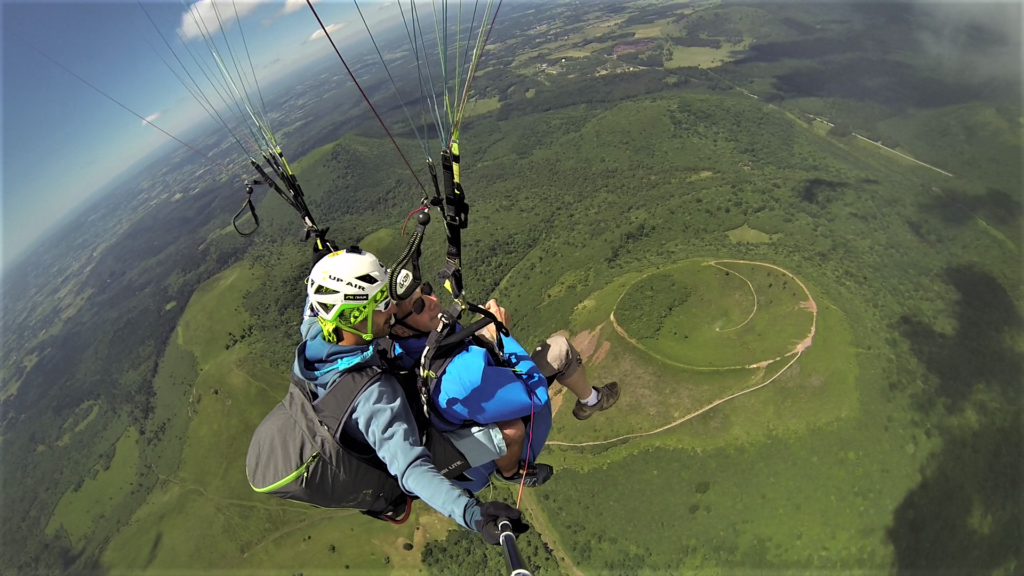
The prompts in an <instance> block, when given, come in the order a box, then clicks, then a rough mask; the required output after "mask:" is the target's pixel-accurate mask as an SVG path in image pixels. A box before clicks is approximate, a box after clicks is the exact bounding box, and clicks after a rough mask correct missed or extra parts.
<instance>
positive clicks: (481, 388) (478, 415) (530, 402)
mask: <svg viewBox="0 0 1024 576" xmlns="http://www.w3.org/2000/svg"><path fill="white" fill-rule="evenodd" d="M501 339H502V344H503V345H504V347H505V358H506V359H507V360H508V362H509V363H510V364H511V365H512V368H505V367H504V366H497V365H495V364H494V360H493V359H492V358H491V356H490V354H489V353H488V352H487V350H485V349H484V348H481V347H479V346H469V347H468V348H466V349H465V350H463V351H462V352H459V353H458V354H457V355H456V356H455V357H454V358H452V361H451V363H450V364H448V368H447V369H445V371H444V373H443V374H442V375H441V378H440V380H439V382H438V384H437V385H436V386H434V390H433V392H432V394H431V401H432V403H433V406H432V408H433V409H432V410H431V419H432V423H433V424H434V425H435V426H436V427H437V428H438V429H439V430H454V429H456V428H461V427H463V426H464V425H466V423H468V422H477V423H479V424H493V423H496V422H503V421H505V420H512V419H513V418H524V417H526V416H529V415H530V412H531V411H533V412H534V413H536V411H538V410H539V409H541V408H542V407H544V406H545V405H547V404H548V401H549V398H548V382H547V379H546V378H544V376H543V375H542V374H541V373H540V370H539V369H538V368H537V365H536V364H534V363H533V359H531V358H530V355H529V354H527V353H526V350H525V349H523V347H522V346H521V345H520V344H519V342H516V340H515V339H514V338H510V337H505V336H502V337H501ZM426 342H427V338H426V337H425V336H424V337H418V338H400V339H396V340H395V354H396V356H397V358H398V361H399V362H400V363H401V364H402V366H403V367H405V368H406V369H410V368H412V367H413V366H415V365H416V364H418V363H419V360H420V356H421V355H422V354H423V348H424V346H426ZM434 412H440V414H441V416H442V417H443V419H441V418H437V417H436V415H435V414H434Z"/></svg>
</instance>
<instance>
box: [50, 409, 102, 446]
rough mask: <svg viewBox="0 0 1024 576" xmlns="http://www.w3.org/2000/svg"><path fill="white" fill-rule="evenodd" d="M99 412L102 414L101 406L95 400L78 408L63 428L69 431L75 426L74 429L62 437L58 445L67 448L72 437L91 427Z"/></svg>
mask: <svg viewBox="0 0 1024 576" xmlns="http://www.w3.org/2000/svg"><path fill="white" fill-rule="evenodd" d="M99 412H100V404H99V402H96V401H94V400H90V401H88V402H86V403H85V404H82V405H81V406H80V407H79V408H78V410H77V411H76V412H75V415H74V416H73V417H72V418H71V419H69V420H68V421H67V422H65V423H64V426H63V429H68V428H70V427H71V426H74V428H71V429H70V430H68V432H67V434H65V435H64V436H62V437H61V439H60V440H58V441H57V445H58V446H65V445H67V443H68V442H70V441H71V436H72V435H73V434H78V433H79V432H81V431H82V429H84V428H85V427H86V426H88V425H89V423H90V422H92V420H93V418H95V417H96V415H97V414H99ZM83 415H84V417H83Z"/></svg>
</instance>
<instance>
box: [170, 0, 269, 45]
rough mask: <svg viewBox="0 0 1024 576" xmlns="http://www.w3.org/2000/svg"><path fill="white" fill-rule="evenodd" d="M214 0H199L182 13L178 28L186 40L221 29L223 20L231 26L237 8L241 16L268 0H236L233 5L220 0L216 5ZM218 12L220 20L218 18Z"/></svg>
mask: <svg viewBox="0 0 1024 576" xmlns="http://www.w3.org/2000/svg"><path fill="white" fill-rule="evenodd" d="M214 1H215V0H199V1H198V2H195V3H193V4H191V5H190V6H189V7H188V10H186V11H185V12H183V13H182V14H181V27H180V28H178V32H180V33H181V35H182V36H184V37H185V39H186V40H191V39H192V38H200V37H201V36H202V35H203V34H204V33H208V34H213V33H215V32H217V31H218V30H220V22H221V21H223V22H224V23H225V25H227V26H230V25H231V22H233V21H234V20H235V11H236V10H237V11H238V17H239V18H241V17H242V16H245V15H246V14H248V13H249V12H252V11H253V9H255V8H256V7H257V6H259V5H260V4H263V3H265V2H267V1H268V0H235V2H234V4H233V5H232V3H231V2H230V1H225V0H220V1H219V2H217V5H216V6H214ZM218 12H219V13H220V20H218V19H217V13H218Z"/></svg>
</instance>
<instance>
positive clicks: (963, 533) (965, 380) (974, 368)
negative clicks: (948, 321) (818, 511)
mask: <svg viewBox="0 0 1024 576" xmlns="http://www.w3.org/2000/svg"><path fill="white" fill-rule="evenodd" d="M946 279H947V281H948V282H949V283H950V284H951V285H952V286H953V287H954V288H955V289H956V290H957V292H959V294H960V300H959V302H958V303H957V305H956V306H957V310H956V319H957V322H958V328H957V330H956V332H955V333H954V334H952V335H946V334H942V333H940V332H937V331H935V330H933V329H932V328H931V327H930V326H928V324H927V322H926V321H925V320H923V319H918V318H912V317H908V316H905V317H903V318H902V319H901V326H900V333H901V334H902V336H903V337H904V338H906V339H907V340H908V341H909V343H910V347H911V350H912V351H913V353H914V355H915V356H916V357H917V359H918V360H919V361H920V362H921V364H922V365H923V366H924V367H925V368H926V369H927V371H928V376H927V378H926V382H925V388H926V390H925V393H924V396H922V397H921V398H920V399H919V402H920V404H919V408H920V409H921V410H922V411H925V412H930V411H931V410H932V409H934V408H936V407H938V406H944V407H946V409H947V410H948V411H949V412H950V413H953V414H956V413H961V414H963V413H964V412H965V411H966V409H968V408H969V409H970V411H971V413H972V414H973V415H974V418H973V423H972V424H971V425H965V426H959V427H947V428H946V429H945V430H944V431H943V432H942V440H943V443H942V449H941V450H940V451H939V452H937V453H935V454H933V455H932V456H931V457H930V458H929V460H928V461H927V462H926V463H925V465H924V468H923V470H922V475H923V479H922V481H921V483H920V485H918V486H917V487H916V488H915V489H914V490H912V491H911V492H910V493H909V494H908V495H907V496H906V498H905V499H904V500H903V502H901V503H900V505H899V506H898V507H897V508H896V511H895V513H894V516H893V524H892V526H891V527H890V529H889V533H888V536H889V539H890V540H891V541H892V544H893V546H894V548H895V553H896V568H897V571H898V572H900V573H904V574H914V573H922V574H923V573H927V574H939V573H941V574H964V573H975V572H985V573H989V572H991V571H992V570H994V569H996V568H999V567H1000V566H1006V565H1007V564H1008V563H1011V562H1015V563H1016V566H1017V567H1019V566H1020V565H1021V561H1022V560H1024V557H1022V549H1024V545H1022V542H1024V531H1022V522H1024V514H1022V507H1024V502H1022V499H1021V487H1022V480H1024V474H1022V462H1024V448H1022V446H1024V431H1022V429H1021V426H1020V419H1021V416H1022V411H1021V406H1022V402H1021V400H1022V391H1021V387H1020V383H1021V377H1022V375H1024V374H1022V365H1021V355H1020V354H1019V353H1018V352H1016V351H1015V350H1013V349H1012V348H1011V347H1010V346H1011V345H1010V344H1009V342H1012V340H1013V338H1015V337H1019V336H1020V334H1021V327H1022V319H1021V317H1020V315H1019V313H1018V312H1017V310H1016V307H1015V306H1014V304H1013V301H1012V299H1011V298H1010V295H1009V293H1008V292H1007V291H1006V289H1005V288H1004V287H1003V286H1002V285H1001V284H1000V283H999V282H998V281H996V279H995V278H993V277H992V276H990V275H989V274H987V273H985V272H983V271H980V270H977V269H975V268H972V267H966V266H961V267H955V268H951V269H948V270H947V271H946ZM976 390H977V391H979V392H980V391H981V390H985V391H986V392H987V394H986V397H987V398H989V399H988V400H987V401H977V400H975V401H972V402H970V406H969V407H968V403H969V399H970V396H971V394H972V392H975V391H976Z"/></svg>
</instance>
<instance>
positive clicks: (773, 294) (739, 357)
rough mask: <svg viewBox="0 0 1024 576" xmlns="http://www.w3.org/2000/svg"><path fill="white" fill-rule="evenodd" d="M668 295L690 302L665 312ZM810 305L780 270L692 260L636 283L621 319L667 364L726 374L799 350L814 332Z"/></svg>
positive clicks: (625, 297)
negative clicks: (672, 293) (678, 295)
mask: <svg viewBox="0 0 1024 576" xmlns="http://www.w3.org/2000/svg"><path fill="white" fill-rule="evenodd" d="M647 286H650V288H649V289H645V288H646V287H647ZM662 291H676V292H686V293H688V294H689V297H688V298H686V299H685V301H682V302H678V301H677V302H672V303H667V304H666V307H667V306H668V305H672V307H671V308H669V309H667V310H666V309H663V310H658V308H659V307H660V305H661V304H662V303H661V301H660V300H661V298H664V296H663V295H660V294H658V293H659V292H662ZM652 292H653V294H652ZM659 296H660V298H659ZM652 297H653V298H655V300H651V298H652ZM805 302H806V304H803V303H805ZM811 307H813V305H812V304H811V301H810V299H809V295H808V294H806V293H805V292H804V290H803V288H802V287H801V286H800V285H799V283H798V282H797V281H796V280H795V279H794V278H793V277H792V276H789V275H788V274H786V273H784V272H782V271H781V270H778V269H775V268H772V267H769V266H761V265H757V264H746V263H733V262H722V263H715V262H704V261H700V260H693V261H688V262H685V263H682V264H680V265H678V266H674V267H671V268H667V269H664V270H660V271H658V272H654V273H652V274H650V275H648V276H645V277H644V278H641V279H640V280H637V282H636V283H635V284H633V285H632V286H630V287H629V288H628V289H627V290H626V292H625V293H624V294H623V296H622V298H621V300H620V301H619V303H618V304H617V306H616V312H618V314H617V316H616V318H617V319H618V320H619V325H620V326H621V328H622V330H623V331H624V335H626V336H629V337H631V338H632V339H633V340H635V341H636V344H637V345H638V346H640V347H642V348H644V349H645V350H647V351H649V352H650V353H651V354H653V355H654V356H656V357H657V358H659V359H661V360H664V361H666V362H669V363H672V364H676V365H680V366H681V367H691V368H718V369H721V368H730V367H745V366H751V365H755V364H758V363H762V362H766V361H773V360H775V359H778V358H781V357H782V356H784V355H786V354H788V353H790V352H792V351H793V350H795V348H796V346H797V345H798V344H800V343H801V342H802V341H803V340H805V339H806V338H807V337H808V336H809V335H810V334H811V333H812V323H813V320H814V313H813V312H812V311H811V310H810V309H809V308H811ZM662 314H667V316H664V317H662ZM656 324H660V325H659V326H658V327H655V325H656Z"/></svg>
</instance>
